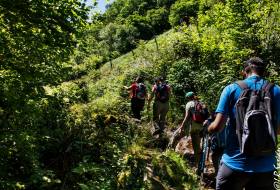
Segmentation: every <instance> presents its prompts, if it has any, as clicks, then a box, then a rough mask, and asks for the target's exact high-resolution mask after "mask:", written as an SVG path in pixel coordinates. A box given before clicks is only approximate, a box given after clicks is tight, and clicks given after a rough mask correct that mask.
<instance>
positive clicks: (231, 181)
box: [216, 162, 275, 190]
mask: <svg viewBox="0 0 280 190" xmlns="http://www.w3.org/2000/svg"><path fill="white" fill-rule="evenodd" d="M273 183H274V175H273V171H271V172H264V173H247V172H240V171H235V170H232V169H231V168H229V167H228V166H227V165H225V164H224V163H222V162H221V164H220V168H219V171H218V175H217V178H216V190H243V188H245V190H275V188H274V187H273Z"/></svg>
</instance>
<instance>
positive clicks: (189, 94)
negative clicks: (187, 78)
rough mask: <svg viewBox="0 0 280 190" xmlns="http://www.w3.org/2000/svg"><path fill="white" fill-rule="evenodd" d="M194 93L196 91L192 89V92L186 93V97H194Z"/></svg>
mask: <svg viewBox="0 0 280 190" xmlns="http://www.w3.org/2000/svg"><path fill="white" fill-rule="evenodd" d="M193 95H194V93H193V92H192V91H190V92H187V93H186V95H185V97H186V98H189V97H192V96H193Z"/></svg>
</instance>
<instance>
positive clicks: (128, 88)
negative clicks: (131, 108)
mask: <svg viewBox="0 0 280 190" xmlns="http://www.w3.org/2000/svg"><path fill="white" fill-rule="evenodd" d="M124 88H125V89H126V90H131V88H132V86H124Z"/></svg>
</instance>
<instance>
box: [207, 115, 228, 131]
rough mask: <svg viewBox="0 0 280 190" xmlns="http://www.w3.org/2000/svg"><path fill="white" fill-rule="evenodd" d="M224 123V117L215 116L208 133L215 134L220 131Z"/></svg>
mask: <svg viewBox="0 0 280 190" xmlns="http://www.w3.org/2000/svg"><path fill="white" fill-rule="evenodd" d="M225 122H226V117H225V116H224V115H223V114H221V113H218V114H217V115H216V118H215V120H214V121H213V122H212V123H211V124H210V125H209V127H208V132H209V133H215V132H218V131H220V130H222V129H223V127H224V126H225V125H224V124H225Z"/></svg>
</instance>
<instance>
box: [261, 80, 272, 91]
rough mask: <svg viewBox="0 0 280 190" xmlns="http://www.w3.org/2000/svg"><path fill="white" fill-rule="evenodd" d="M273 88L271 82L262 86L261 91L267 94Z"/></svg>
mask: <svg viewBox="0 0 280 190" xmlns="http://www.w3.org/2000/svg"><path fill="white" fill-rule="evenodd" d="M273 86H274V84H272V83H271V82H268V81H267V82H266V84H265V85H263V87H262V90H264V91H265V92H269V91H270V89H271V88H272V87H273Z"/></svg>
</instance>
